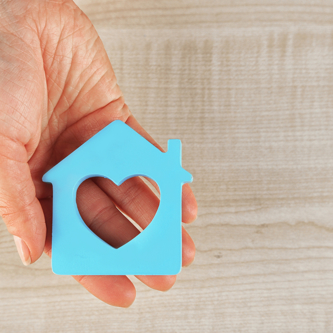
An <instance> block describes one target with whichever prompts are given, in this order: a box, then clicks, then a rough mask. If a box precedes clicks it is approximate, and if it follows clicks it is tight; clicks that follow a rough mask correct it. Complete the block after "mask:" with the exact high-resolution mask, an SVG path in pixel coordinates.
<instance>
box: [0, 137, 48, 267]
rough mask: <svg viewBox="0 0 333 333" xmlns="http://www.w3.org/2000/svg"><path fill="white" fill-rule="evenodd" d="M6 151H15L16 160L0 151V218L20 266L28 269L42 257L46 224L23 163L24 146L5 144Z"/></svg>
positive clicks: (26, 166)
mask: <svg viewBox="0 0 333 333" xmlns="http://www.w3.org/2000/svg"><path fill="white" fill-rule="evenodd" d="M1 140H2V139H1ZM7 148H10V149H11V152H12V151H16V156H13V155H10V154H8V153H7V151H6V152H5V151H4V150H0V214H1V215H2V217H3V220H4V221H5V223H6V226H7V229H8V231H9V232H10V233H11V234H13V235H14V240H15V244H16V246H17V249H18V252H19V255H20V258H21V260H22V262H23V264H25V265H29V264H30V263H33V262H35V261H36V260H37V259H38V258H39V257H40V256H41V254H42V253H43V249H44V243H45V234H46V226H45V220H44V215H43V211H42V208H41V206H40V203H39V201H38V199H37V198H36V193H35V186H34V184H33V181H32V179H31V174H30V168H29V166H28V164H27V162H26V160H25V157H26V156H27V153H26V150H25V148H24V146H21V145H18V144H16V143H12V142H8V146H7Z"/></svg>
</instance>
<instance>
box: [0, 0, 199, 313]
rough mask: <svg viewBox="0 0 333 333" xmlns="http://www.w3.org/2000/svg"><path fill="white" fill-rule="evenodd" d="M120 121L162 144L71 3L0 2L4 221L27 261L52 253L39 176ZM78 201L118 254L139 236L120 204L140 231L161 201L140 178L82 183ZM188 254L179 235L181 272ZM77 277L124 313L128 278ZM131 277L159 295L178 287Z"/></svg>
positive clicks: (189, 217)
mask: <svg viewBox="0 0 333 333" xmlns="http://www.w3.org/2000/svg"><path fill="white" fill-rule="evenodd" d="M116 119H120V120H122V121H124V122H126V123H127V124H128V125H129V126H131V127H132V128H133V129H134V130H136V131H137V132H138V133H140V134H141V135H143V136H144V137H145V138H147V139H148V140H149V141H150V142H151V143H153V144H154V145H156V146H157V147H159V146H158V145H157V143H156V142H155V141H154V140H153V139H152V138H151V137H150V136H149V134H148V133H147V132H146V131H145V130H144V129H143V128H142V127H141V126H140V124H139V123H138V122H137V121H136V119H135V118H134V117H133V115H132V114H131V112H130V110H129V108H128V107H127V105H126V103H125V100H124V97H123V95H122V92H121V90H120V88H119V86H118V85H117V81H116V77H115V74H114V72H113V69H112V67H111V64H110V61H109V58H108V56H107V54H106V52H105V49H104V46H103V44H102V42H101V40H100V38H99V36H98V34H97V32H96V30H95V29H94V27H93V25H92V23H91V22H90V20H89V19H88V18H87V17H86V15H85V14H84V13H83V12H82V11H81V10H80V9H79V8H78V7H77V6H76V5H75V4H74V2H72V1H66V0H61V1H60V0H56V1H54V0H53V1H46V0H38V1H37V0H36V1H35V0H29V1H28V0H12V1H10V0H0V214H1V215H2V217H3V220H4V221H5V223H6V226H7V228H8V231H9V232H10V233H11V234H13V235H16V236H18V237H20V238H21V239H22V240H24V242H25V243H26V245H27V247H28V249H29V252H30V257H31V262H32V263H33V262H35V261H36V260H37V259H38V258H39V257H40V256H41V254H42V252H43V251H44V252H45V253H46V254H48V255H49V256H51V226H52V224H51V217H52V186H51V185H50V184H46V183H43V182H42V180H41V179H42V175H43V174H44V173H45V172H46V171H47V170H49V169H50V168H51V167H53V166H54V165H55V164H57V163H58V162H59V161H60V160H62V159H63V158H64V157H66V156H67V155H68V154H70V153H71V152H72V151H74V150H75V149H76V148H78V147H79V146H80V145H81V144H82V143H84V142H85V141H87V140H88V139H89V138H90V137H92V136H93V135H94V134H96V133H97V132H98V131H100V130H101V129H102V128H104V127H105V126H106V125H107V124H109V123H110V122H112V121H114V120H116ZM77 203H78V207H79V209H80V212H81V215H82V217H83V219H84V220H85V222H86V223H87V225H88V226H89V227H90V228H91V229H92V230H93V231H94V232H96V234H100V235H104V236H103V237H105V239H106V241H107V242H109V243H110V244H111V245H113V246H116V247H117V246H120V245H122V244H124V243H126V242H128V241H129V240H130V239H132V238H133V237H135V236H136V235H137V234H138V231H137V229H136V228H135V227H134V226H133V225H132V224H131V223H130V222H129V221H128V220H127V218H126V217H125V216H124V215H123V214H121V213H120V212H119V210H118V209H117V208H116V206H117V207H118V208H119V209H121V210H122V211H123V212H125V213H126V214H127V215H128V216H130V217H131V218H132V219H134V220H135V221H136V222H137V223H138V224H139V225H140V226H141V227H142V228H145V227H146V226H147V225H148V223H149V221H151V220H152V218H153V216H154V214H155V212H156V210H157V208H158V204H159V200H158V198H157V196H156V195H155V194H154V193H153V192H152V191H151V190H150V189H149V187H148V186H147V185H146V184H145V183H144V182H143V181H142V180H141V179H140V178H137V177H136V178H132V179H130V180H128V181H126V183H124V184H123V185H122V186H120V187H117V186H115V185H114V184H113V183H112V182H110V181H108V180H105V179H90V180H87V181H85V182H84V183H83V184H82V185H81V186H80V188H79V191H78V196H77ZM182 207H183V216H182V220H183V222H185V223H190V222H192V221H193V220H194V219H195V218H196V215H197V204H196V201H195V198H194V195H193V193H192V191H191V189H190V187H189V186H188V185H184V186H183V198H182ZM194 254H195V247H194V243H193V241H192V239H191V237H190V236H189V235H188V233H187V232H186V231H185V229H184V228H183V266H187V265H189V264H190V263H191V262H192V261H193V259H194ZM74 278H75V279H76V280H77V281H78V282H79V283H81V284H82V285H83V286H84V287H85V288H86V289H87V290H88V291H89V292H91V293H92V294H93V295H95V296H96V297H98V298H99V299H101V300H102V301H104V302H106V303H108V304H111V305H115V306H121V307H128V306H129V305H131V304H132V303H133V301H134V299H135V288H134V286H133V284H132V282H131V281H130V280H129V279H128V278H127V277H126V276H74ZM137 278H138V279H139V280H141V281H142V282H143V283H145V284H146V285H147V286H149V287H150V288H153V289H156V290H161V291H166V290H168V289H169V288H171V287H172V286H173V284H174V283H175V280H176V276H137Z"/></svg>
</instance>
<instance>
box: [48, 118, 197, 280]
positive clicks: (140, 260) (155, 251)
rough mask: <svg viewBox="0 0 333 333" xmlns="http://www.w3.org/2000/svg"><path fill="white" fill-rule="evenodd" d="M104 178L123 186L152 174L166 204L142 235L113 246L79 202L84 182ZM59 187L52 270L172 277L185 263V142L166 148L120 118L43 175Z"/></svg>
mask: <svg viewBox="0 0 333 333" xmlns="http://www.w3.org/2000/svg"><path fill="white" fill-rule="evenodd" d="M96 176H99V177H104V178H109V179H111V180H112V181H113V182H114V183H115V184H116V185H118V186H119V185H120V184H121V183H123V182H124V181H125V180H127V179H128V178H131V177H134V176H146V177H149V178H151V179H153V180H155V182H156V183H157V184H158V186H159V188H160V195H161V197H160V200H161V201H160V206H159V208H158V210H157V213H156V215H155V217H154V219H153V220H152V222H151V223H150V224H149V226H148V227H147V228H146V229H145V230H143V231H142V232H141V233H140V234H139V235H138V236H137V237H135V238H134V239H132V240H131V241H130V242H128V243H127V244H125V245H123V246H121V247H120V248H118V249H115V248H113V247H112V246H110V245H109V244H107V243H106V242H104V241H103V240H102V239H100V238H99V237H98V236H97V235H96V234H94V233H93V232H92V231H91V230H90V229H89V228H88V226H87V225H86V224H85V223H84V221H83V220H82V218H81V215H80V213H79V211H78V208H77V204H76V192H77V189H78V187H79V186H80V184H81V183H82V182H83V181H84V180H86V179H87V178H90V177H96ZM43 181H44V182H49V183H52V185H53V222H52V224H53V227H52V228H53V229H52V269H53V272H54V273H56V274H63V275H134V274H135V275H169V274H177V273H179V271H180V269H181V263H182V253H181V250H182V247H181V244H182V243H181V242H182V237H181V202H182V185H183V184H184V183H189V182H191V181H192V176H191V174H189V173H188V172H187V171H186V170H184V169H183V168H182V167H181V142H180V140H169V141H168V151H167V152H166V153H163V152H161V151H160V150H159V149H157V148H156V147H155V146H153V145H152V144H151V143H149V142H148V141H147V140H146V139H144V138H143V137H142V136H141V135H139V134H138V133H137V132H135V131H134V130H133V129H132V128H130V127H129V126H128V125H126V124H125V123H123V122H122V121H120V120H116V121H114V122H112V123H111V124H110V125H108V126H106V127H105V128H104V129H102V130H101V131H100V132H98V133H97V134H96V135H95V136H93V137H92V138H91V139H90V140H88V141H87V142H85V143H84V144H83V145H82V146H80V147H79V148H78V149H76V150H75V151H74V152H73V153H72V154H70V155H69V156H67V157H66V158H65V159H63V160H62V161H61V162H60V163H58V164H57V165H56V166H54V167H53V168H52V169H51V170H49V171H48V172H47V173H46V174H45V175H44V176H43Z"/></svg>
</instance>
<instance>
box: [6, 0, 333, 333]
mask: <svg viewBox="0 0 333 333" xmlns="http://www.w3.org/2000/svg"><path fill="white" fill-rule="evenodd" d="M77 3H78V5H80V6H81V8H82V9H83V10H84V11H85V12H86V13H87V15H88V16H89V17H90V18H91V19H92V21H93V23H94V24H95V26H96V27H97V29H98V31H99V32H100V35H101V38H102V40H103V41H104V43H105V47H106V49H107V51H108V54H109V56H110V59H111V62H112V64H113V67H114V69H115V72H116V75H117V77H118V80H119V83H120V86H121V87H122V89H123V92H124V94H125V97H126V100H127V103H128V104H129V106H130V108H131V110H132V112H133V113H134V115H135V116H136V117H137V118H138V120H139V121H140V122H141V123H142V125H143V126H144V127H145V128H146V129H147V130H148V131H149V132H150V133H151V134H152V135H153V137H155V138H156V139H157V141H158V142H159V143H161V144H162V146H164V147H166V143H167V139H169V138H180V139H182V141H183V165H184V167H185V168H186V169H187V170H189V171H190V172H191V173H192V174H193V175H194V183H193V189H194V192H195V194H196V196H197V199H198V204H199V217H198V219H197V221H196V222H195V223H194V224H193V225H191V226H189V227H187V230H188V231H189V232H190V233H191V235H192V236H193V239H194V240H195V243H196V246H197V255H196V259H195V262H194V263H193V265H192V266H191V267H189V268H186V269H184V270H183V271H182V272H181V274H180V275H179V278H178V281H177V283H176V285H175V287H174V288H173V289H172V290H171V291H169V292H167V293H161V292H157V291H153V290H149V289H148V288H147V287H145V286H144V285H142V284H141V283H136V287H137V291H138V292H137V300H136V301H135V303H134V304H133V306H132V307H131V308H129V309H118V308H112V307H110V306H107V305H105V304H103V303H102V302H100V301H98V300H97V299H95V298H94V297H93V296H91V295H90V294H88V293H87V292H86V291H85V290H84V289H83V288H82V287H81V286H79V285H78V284H77V283H76V282H75V281H74V280H73V279H72V278H71V277H62V276H56V275H53V274H52V272H51V269H50V261H49V259H48V258H47V257H42V258H41V260H40V261H38V262H37V263H36V264H34V265H32V266H31V267H29V268H25V267H23V266H22V265H21V263H20V261H19V257H18V255H17V253H16V250H15V248H14V242H13V240H12V237H11V236H10V235H9V234H8V233H7V231H6V229H5V226H4V224H3V223H1V224H0V332H138V333H139V332H142V333H143V332H224V333H226V332H246V333H251V332H262V333H273V332H276V333H281V332H293V333H298V332H299V333H306V332H333V91H332V87H333V1H311V0H302V1H301V0H296V1H293V2H291V1H287V0H286V1H275V2H274V3H275V4H274V5H271V4H270V3H273V2H270V1H259V0H257V1H252V0H242V1H240V0H238V1H227V0H219V1H218V0H215V1H214V0H209V1H190V0H182V1H178V0H169V1H156V0H151V1H144V0H142V1H139V0H132V1H111V0H99V1H94V0H80V1H77Z"/></svg>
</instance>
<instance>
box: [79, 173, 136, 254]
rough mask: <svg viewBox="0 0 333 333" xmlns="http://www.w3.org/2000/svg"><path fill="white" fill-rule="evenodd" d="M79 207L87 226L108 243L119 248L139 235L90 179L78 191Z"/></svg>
mask: <svg viewBox="0 0 333 333" xmlns="http://www.w3.org/2000/svg"><path fill="white" fill-rule="evenodd" d="M76 198H77V199H76V200H77V206H78V209H79V212H80V214H81V217H82V219H83V220H84V221H85V223H86V224H87V226H88V227H89V228H90V229H91V230H92V231H93V232H94V233H95V234H96V235H97V236H99V237H100V238H101V239H103V240H104V241H105V242H106V243H108V244H110V245H111V246H113V247H114V248H118V247H120V246H122V245H124V244H126V243H128V242H129V241H130V240H131V239H133V238H134V237H136V236H137V235H138V234H139V231H138V229H137V228H135V227H134V225H133V224H132V223H131V222H130V221H129V220H128V219H127V218H126V217H125V216H124V215H123V214H121V213H120V212H119V210H118V209H117V208H116V206H115V205H114V204H113V202H112V201H111V199H110V198H109V197H108V196H107V195H106V194H105V193H104V192H103V191H102V190H101V189H100V188H99V187H98V186H97V185H96V184H95V183H94V182H93V181H92V180H90V179H88V180H86V181H84V182H83V183H82V184H81V185H80V186H79V188H78V191H77V197H76Z"/></svg>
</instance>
